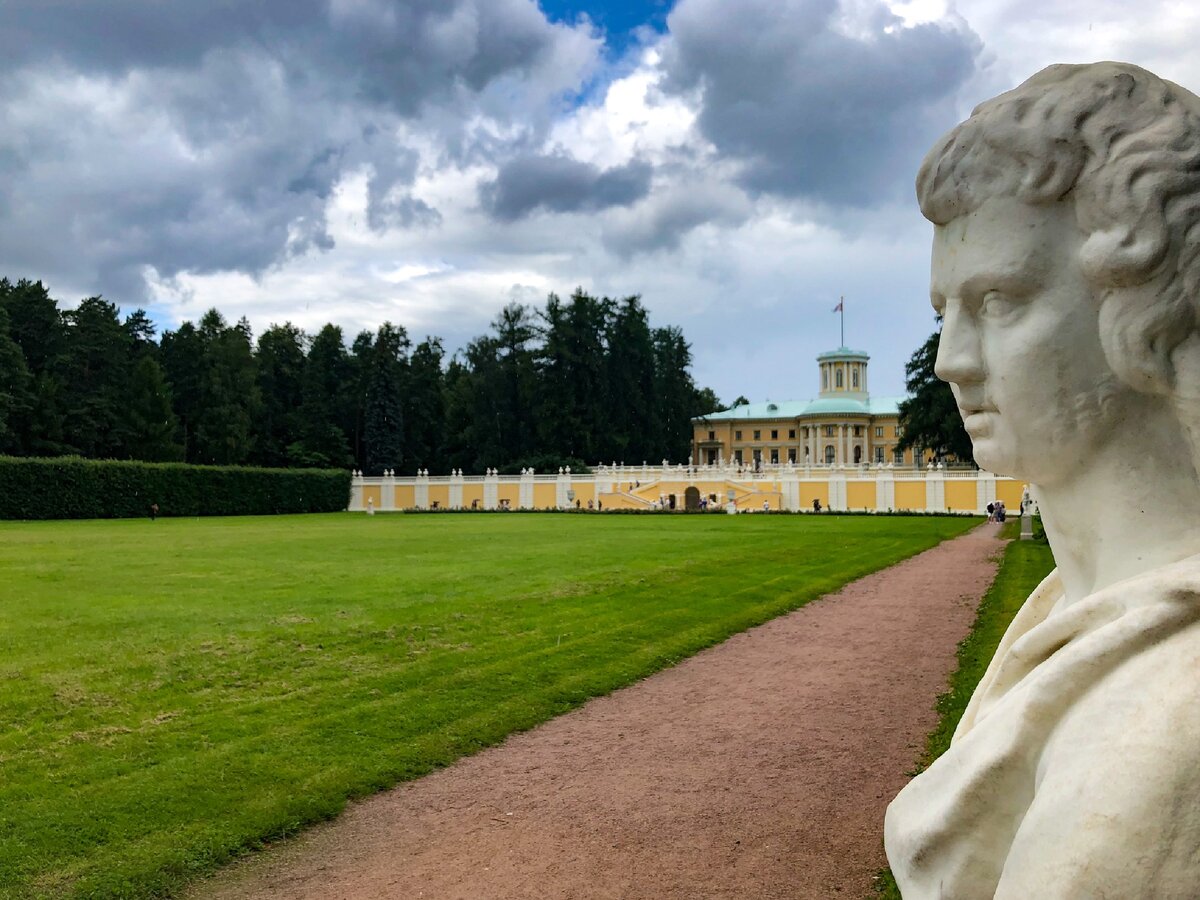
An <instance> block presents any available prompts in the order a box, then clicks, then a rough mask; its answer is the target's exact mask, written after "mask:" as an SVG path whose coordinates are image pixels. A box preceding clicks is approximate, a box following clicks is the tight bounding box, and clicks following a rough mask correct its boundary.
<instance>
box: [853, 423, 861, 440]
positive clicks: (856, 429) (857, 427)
mask: <svg viewBox="0 0 1200 900" xmlns="http://www.w3.org/2000/svg"><path fill="white" fill-rule="evenodd" d="M862 428H863V427H862V426H861V425H855V426H854V436H855V437H862Z"/></svg>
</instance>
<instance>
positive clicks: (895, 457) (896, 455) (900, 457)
mask: <svg viewBox="0 0 1200 900" xmlns="http://www.w3.org/2000/svg"><path fill="white" fill-rule="evenodd" d="M892 462H893V463H895V464H896V465H898V466H902V465H904V451H903V450H901V449H900V448H899V447H897V448H896V450H895V451H894V452H893V453H892Z"/></svg>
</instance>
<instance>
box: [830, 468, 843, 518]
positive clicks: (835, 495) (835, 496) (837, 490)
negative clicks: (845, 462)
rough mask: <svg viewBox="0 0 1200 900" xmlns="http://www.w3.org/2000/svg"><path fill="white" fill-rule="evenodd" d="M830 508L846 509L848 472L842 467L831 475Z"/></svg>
mask: <svg viewBox="0 0 1200 900" xmlns="http://www.w3.org/2000/svg"><path fill="white" fill-rule="evenodd" d="M829 508H830V509H831V510H838V511H845V509H846V470H845V469H843V468H840V467H839V468H837V469H834V470H832V471H831V472H830V473H829Z"/></svg>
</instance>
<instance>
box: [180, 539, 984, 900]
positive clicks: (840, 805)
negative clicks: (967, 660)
mask: <svg viewBox="0 0 1200 900" xmlns="http://www.w3.org/2000/svg"><path fill="white" fill-rule="evenodd" d="M996 532H997V526H993V525H985V526H981V527H980V528H977V529H975V530H974V531H972V532H971V533H969V534H967V535H965V536H963V537H960V538H957V539H955V540H953V541H948V542H946V543H944V544H942V545H940V546H938V547H935V548H934V549H932V550H929V551H927V552H925V553H923V554H921V555H920V556H917V557H914V558H913V559H910V560H908V561H907V562H903V563H900V564H899V565H896V566H893V567H892V568H890V569H886V570H884V571H882V572H878V573H876V574H874V575H870V576H868V577H866V578H863V579H860V580H859V581H856V582H854V583H852V584H850V585H848V586H846V587H845V588H843V589H842V590H841V591H839V592H838V593H836V594H832V595H829V596H828V597H824V598H822V599H821V600H818V601H816V602H814V603H810V604H809V605H808V606H806V607H804V608H803V609H800V610H797V611H796V612H794V613H791V614H790V615H786V616H783V617H781V618H779V619H775V620H774V621H772V622H769V623H767V624H765V625H762V626H760V627H758V628H755V629H752V630H751V631H748V632H745V633H743V634H739V635H736V636H735V637H733V638H730V639H729V640H728V641H726V642H725V643H723V644H721V645H720V646H717V647H713V648H711V649H709V650H706V651H704V652H702V653H699V654H698V655H696V656H694V657H692V658H691V659H688V660H686V661H685V662H683V663H681V664H679V665H678V666H675V667H674V668H672V669H669V670H667V671H664V672H660V673H659V674H657V675H654V676H652V677H650V678H647V679H646V680H644V681H642V682H639V683H637V684H635V685H632V686H631V687H628V688H625V689H623V690H620V691H617V692H616V693H614V694H612V695H610V696H607V697H602V698H599V699H596V700H593V701H592V702H590V703H588V704H586V705H585V706H583V707H582V708H580V709H578V710H576V711H575V712H572V713H569V714H567V715H564V716H561V717H559V718H557V719H554V720H552V721H550V722H548V723H546V724H545V725H542V726H541V727H539V728H536V729H534V730H533V731H530V732H527V733H524V734H518V735H514V736H513V737H511V738H510V739H509V740H507V741H506V742H505V743H504V744H502V745H501V746H499V747H496V748H493V749H491V750H486V751H484V752H482V753H479V754H478V755H476V756H473V757H470V758H467V759H463V760H461V761H459V762H458V763H456V764H455V765H453V766H451V767H449V768H447V769H444V770H442V771H439V772H436V773H434V774H432V775H429V776H427V777H425V778H422V779H420V780H418V781H414V782H410V783H407V784H403V785H400V786H399V787H396V788H394V789H392V790H390V791H387V792H386V793H383V794H380V795H377V796H375V797H372V798H370V799H367V800H365V801H362V802H359V803H355V804H353V805H351V806H350V807H349V808H348V809H347V811H346V813H345V814H344V815H342V816H341V817H340V818H339V819H337V820H336V821H335V822H332V823H329V824H327V825H323V826H319V827H317V828H315V829H313V830H311V831H309V832H308V833H306V834H305V835H304V836H303V837H301V838H300V839H298V840H295V841H291V842H288V843H287V844H285V845H284V846H282V847H279V848H277V849H275V850H272V851H270V852H266V853H262V854H258V855H256V856H254V857H252V858H250V859H248V860H246V861H245V862H243V863H241V864H238V865H235V866H233V867H231V868H229V869H226V870H225V871H223V872H222V873H220V874H219V875H218V876H217V877H215V878H214V879H212V880H210V881H208V882H206V883H203V884H201V885H198V886H197V890H196V891H195V893H194V896H195V897H197V898H199V897H204V898H222V900H231V898H237V900H244V898H252V897H253V898H288V900H292V898H314V900H317V898H319V900H335V898H336V900H343V898H344V900H350V898H356V900H357V898H383V897H388V898H393V897H394V898H404V900H407V898H421V897H424V898H431V900H450V898H462V900H508V898H522V900H524V898H589V900H590V898H596V900H600V898H623V900H633V898H639V900H642V898H644V900H684V898H687V900H696V898H735V897H736V898H774V897H781V898H782V897H787V898H817V897H847V898H854V900H860V898H863V897H865V896H867V895H868V894H869V893H870V889H871V884H872V878H873V876H874V874H875V872H876V871H877V870H878V869H879V868H881V867H882V866H883V865H884V862H885V861H884V856H883V848H882V844H881V840H882V838H881V835H882V826H883V811H884V807H885V806H886V805H887V803H888V802H889V801H890V800H891V798H892V796H893V795H895V793H896V792H897V791H898V790H899V789H900V788H901V787H902V786H903V785H904V783H905V781H906V780H907V777H906V775H905V774H904V773H905V772H906V771H908V770H910V769H911V768H912V766H913V764H914V762H915V760H916V759H917V758H918V756H919V755H920V751H921V748H922V746H923V742H924V736H925V734H926V733H927V732H928V731H929V730H930V729H931V728H932V727H933V725H934V723H935V716H934V712H933V708H932V705H933V701H934V698H935V697H936V696H937V694H938V693H939V692H940V691H941V690H942V689H943V688H944V686H945V683H946V678H947V676H948V675H949V673H950V671H951V670H952V668H953V665H954V650H955V646H956V645H957V643H958V641H959V640H961V639H962V637H963V636H964V635H965V634H966V632H967V630H968V628H969V627H970V624H971V622H972V620H973V618H974V610H975V606H976V605H977V603H978V600H979V598H980V597H981V596H982V595H983V592H984V591H985V590H986V589H987V586H988V585H989V584H990V583H991V581H992V578H993V577H994V575H995V570H996V562H995V560H996V557H997V555H998V553H999V551H1000V549H1001V547H1002V542H1001V541H1000V540H998V538H997V536H996Z"/></svg>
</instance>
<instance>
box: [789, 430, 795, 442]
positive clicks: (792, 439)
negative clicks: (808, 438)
mask: <svg viewBox="0 0 1200 900" xmlns="http://www.w3.org/2000/svg"><path fill="white" fill-rule="evenodd" d="M795 439H796V429H795V428H789V429H788V440H789V441H794V440H795Z"/></svg>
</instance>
